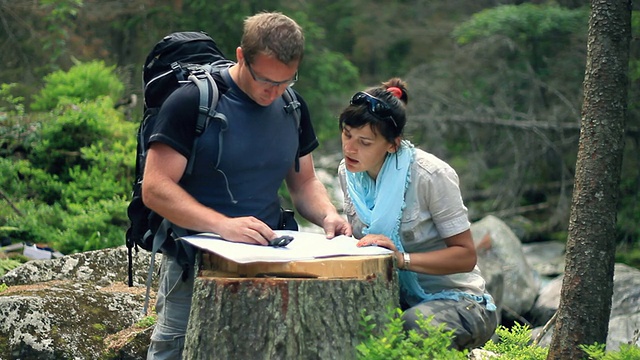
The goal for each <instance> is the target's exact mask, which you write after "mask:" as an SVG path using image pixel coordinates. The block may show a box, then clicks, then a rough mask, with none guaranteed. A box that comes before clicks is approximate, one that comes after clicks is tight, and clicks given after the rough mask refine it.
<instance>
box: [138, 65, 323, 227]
mask: <svg viewBox="0 0 640 360" xmlns="http://www.w3.org/2000/svg"><path fill="white" fill-rule="evenodd" d="M221 75H222V79H223V81H224V83H220V82H218V83H219V84H220V85H219V86H218V87H219V89H220V91H221V92H223V93H222V95H221V96H220V99H219V101H218V106H217V108H216V110H217V111H218V112H220V113H222V114H225V115H226V117H227V120H228V127H227V129H226V130H225V131H222V132H221V127H220V124H219V123H218V122H217V121H212V122H211V123H210V124H209V126H208V127H207V128H206V130H205V131H204V133H203V134H202V135H201V136H200V137H199V138H198V145H197V149H196V151H197V153H196V155H195V162H194V164H193V172H192V173H191V174H190V175H185V176H183V178H182V179H181V180H180V185H181V186H182V187H183V188H184V189H185V190H186V191H187V192H188V193H189V194H191V195H192V196H193V197H194V198H196V199H197V200H198V201H200V202H201V203H202V204H204V205H205V206H208V207H210V208H212V209H214V210H216V211H218V212H220V213H222V214H225V215H227V216H231V217H238V216H255V217H257V218H258V219H260V220H262V221H264V222H265V223H266V224H268V225H269V226H270V227H271V228H274V229H275V228H276V226H277V224H278V220H279V217H280V201H279V198H278V189H279V187H280V184H282V181H283V180H284V178H285V176H286V174H287V172H288V171H289V170H290V169H291V167H292V166H293V165H294V164H295V156H296V154H297V153H298V147H299V149H300V153H299V156H304V155H306V154H309V153H310V152H311V151H313V150H314V149H315V148H317V147H318V140H317V138H316V135H315V132H314V130H313V127H312V125H311V119H310V116H309V110H308V108H307V105H306V103H305V102H304V100H303V99H302V98H301V97H300V96H299V94H297V93H296V95H297V97H298V101H300V103H301V110H302V111H301V114H302V116H301V119H300V132H298V127H297V123H296V120H295V117H294V115H293V114H290V113H287V112H286V111H285V109H284V107H285V105H286V103H285V101H284V99H283V98H282V97H280V98H278V99H276V100H275V101H274V102H273V103H272V104H271V105H269V106H262V105H259V104H257V103H255V102H254V101H253V100H251V99H250V98H249V97H248V96H247V95H246V94H245V93H244V92H243V91H242V90H240V88H239V87H238V86H237V85H236V84H235V83H234V82H233V80H232V79H231V77H230V76H229V73H228V70H223V71H222V74H221ZM198 103H199V92H198V89H197V87H196V86H195V85H194V84H191V83H190V84H186V85H184V86H183V87H181V88H179V89H177V90H176V91H174V93H172V94H171V95H170V96H169V97H168V98H167V100H166V101H165V102H164V104H163V106H162V108H161V109H160V112H159V113H158V117H157V120H156V126H155V129H154V131H153V133H152V135H151V137H150V140H149V143H153V142H162V143H164V144H167V145H169V146H171V147H172V148H174V149H175V150H176V151H178V152H179V153H181V154H182V155H184V156H185V157H186V158H189V157H190V154H191V150H192V145H193V141H194V138H195V123H196V119H197V109H198ZM220 134H221V135H222V147H221V149H222V156H221V157H220V164H219V166H218V167H217V168H216V167H215V164H216V162H217V159H218V154H219V152H220V146H219V145H220V136H219V135H220Z"/></svg>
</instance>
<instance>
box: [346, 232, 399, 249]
mask: <svg viewBox="0 0 640 360" xmlns="http://www.w3.org/2000/svg"><path fill="white" fill-rule="evenodd" d="M369 245H377V246H381V247H383V248H387V249H389V250H393V251H397V249H396V245H395V244H394V243H393V241H392V240H391V239H389V238H388V237H386V236H384V235H381V234H369V235H365V236H364V237H363V238H362V239H360V240H359V241H358V243H357V244H356V246H358V247H363V246H369Z"/></svg>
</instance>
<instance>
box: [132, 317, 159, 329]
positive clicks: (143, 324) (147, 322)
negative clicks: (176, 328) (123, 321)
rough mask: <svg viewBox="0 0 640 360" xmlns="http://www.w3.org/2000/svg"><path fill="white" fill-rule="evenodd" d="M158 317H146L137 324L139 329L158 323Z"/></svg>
mask: <svg viewBox="0 0 640 360" xmlns="http://www.w3.org/2000/svg"><path fill="white" fill-rule="evenodd" d="M156 320H157V319H156V316H145V317H143V318H142V319H141V320H140V321H138V322H137V323H136V326H137V327H140V328H148V327H150V326H152V325H154V324H155V323H156Z"/></svg>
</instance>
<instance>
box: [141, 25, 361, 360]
mask: <svg viewBox="0 0 640 360" xmlns="http://www.w3.org/2000/svg"><path fill="white" fill-rule="evenodd" d="M303 50H304V35H303V33H302V29H301V28H300V26H299V25H298V24H296V23H295V21H293V20H292V19H290V18H288V17H286V16H285V15H282V14H280V13H260V14H257V15H254V16H251V17H248V18H247V19H245V22H244V33H243V36H242V41H241V44H240V46H239V47H238V48H237V49H236V58H237V63H236V64H234V65H233V66H231V67H230V68H228V69H225V70H222V72H221V73H220V78H219V79H217V80H218V81H217V83H218V85H219V86H218V87H219V88H220V91H221V93H222V95H221V97H220V100H219V102H218V106H217V108H216V109H217V111H218V112H220V113H222V114H224V115H225V116H226V117H227V119H228V121H227V123H226V126H221V124H219V123H213V122H212V123H211V124H210V125H209V126H208V127H207V128H206V130H205V131H204V132H203V134H202V135H201V136H200V137H199V138H198V148H197V150H196V151H197V156H196V157H195V162H194V164H193V171H192V172H191V174H189V175H185V174H184V173H185V169H186V167H187V161H188V159H189V157H190V155H191V154H190V153H191V148H192V144H193V140H194V128H195V123H196V118H197V111H198V109H197V108H198V101H199V100H198V91H197V88H196V86H195V85H193V84H188V85H186V86H184V87H181V88H179V89H178V90H176V91H175V92H174V93H173V94H171V96H169V98H167V100H166V101H165V103H164V105H163V106H162V108H161V110H160V112H159V114H158V118H157V124H156V127H155V129H154V132H153V134H152V136H151V137H150V140H149V143H150V149H149V153H148V155H147V160H146V167H145V180H144V184H143V188H142V194H143V199H144V202H145V204H146V205H147V207H149V208H150V209H152V210H153V211H155V212H157V213H158V214H159V215H161V216H162V217H164V218H165V219H167V220H168V221H170V222H171V223H172V224H175V225H177V226H179V227H182V228H184V229H189V230H190V231H192V232H213V233H217V234H219V235H220V236H222V237H223V238H225V239H227V240H229V241H235V242H243V243H249V244H258V245H267V244H268V241H269V240H270V239H274V238H275V237H276V234H275V232H274V231H273V229H277V228H278V226H279V222H280V218H281V212H280V204H279V199H278V194H277V191H278V188H279V186H280V184H281V183H282V181H283V180H285V181H286V184H287V187H288V189H289V192H290V194H291V198H292V200H293V203H294V206H295V207H296V209H297V211H298V213H299V214H300V215H302V216H303V217H305V218H306V219H308V220H310V221H311V222H313V223H314V224H317V225H319V226H321V227H322V228H323V229H324V231H325V233H326V236H327V237H328V238H332V237H334V236H335V235H339V234H345V235H350V234H351V228H350V226H349V225H348V223H347V222H346V220H345V219H344V218H343V217H341V216H340V215H339V214H338V212H337V211H336V209H335V207H334V206H333V204H332V203H331V201H330V200H329V197H328V195H327V191H326V189H325V188H324V186H323V185H322V183H320V181H319V180H318V179H317V177H316V175H315V170H314V165H313V158H312V156H311V151H312V150H314V149H315V148H316V147H317V146H318V141H317V139H316V136H315V133H314V131H313V128H312V125H311V120H310V117H309V111H308V109H307V106H306V104H305V102H304V100H303V99H302V98H300V97H299V96H298V100H299V101H300V103H301V110H302V116H301V120H300V129H298V125H297V124H296V122H295V119H294V118H293V115H292V114H290V113H287V111H285V109H284V108H285V105H286V103H285V100H284V99H283V97H282V95H283V93H284V92H285V90H286V88H287V86H289V85H291V84H293V83H294V82H295V81H296V80H297V78H298V66H299V64H300V61H301V60H302V57H303ZM218 155H221V156H220V162H219V164H218V166H215V165H214V164H216V162H217V159H218ZM297 156H298V157H299V171H296V157H297ZM185 275H186V281H183V278H182V276H183V268H182V267H181V266H180V265H178V263H177V261H176V259H174V258H172V257H170V256H163V263H162V274H161V280H160V288H159V290H158V295H157V299H156V311H157V313H158V321H157V324H156V328H155V330H154V332H153V335H152V337H151V346H150V347H149V352H148V355H147V356H148V359H180V358H181V354H182V349H183V346H184V336H185V332H186V327H187V322H188V318H189V309H190V307H191V296H192V290H193V276H194V274H193V271H190V272H188V273H186V274H185Z"/></svg>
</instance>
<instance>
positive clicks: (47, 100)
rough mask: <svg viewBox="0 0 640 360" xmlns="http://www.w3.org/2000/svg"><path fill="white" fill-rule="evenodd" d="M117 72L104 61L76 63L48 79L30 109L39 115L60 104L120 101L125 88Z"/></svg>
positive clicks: (54, 73) (48, 76)
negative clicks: (106, 99) (107, 97)
mask: <svg viewBox="0 0 640 360" xmlns="http://www.w3.org/2000/svg"><path fill="white" fill-rule="evenodd" d="M114 70H115V66H106V65H105V63H104V62H103V61H100V60H95V61H91V62H87V63H77V64H76V65H75V66H73V67H72V68H71V69H69V71H66V72H65V71H62V70H59V71H55V72H53V73H51V74H49V75H47V76H45V78H44V82H45V85H44V88H43V89H42V90H41V91H40V93H39V94H37V95H36V96H35V100H34V102H33V104H32V105H31V108H32V109H33V110H36V111H49V110H53V109H55V108H56V107H57V106H58V105H59V104H74V103H80V102H84V101H87V100H98V99H99V98H100V97H103V96H109V97H111V98H112V99H119V98H120V97H121V96H122V93H123V91H124V85H123V84H122V82H121V81H120V80H119V79H118V77H117V76H116V74H115V72H114ZM112 105H113V104H112Z"/></svg>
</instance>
